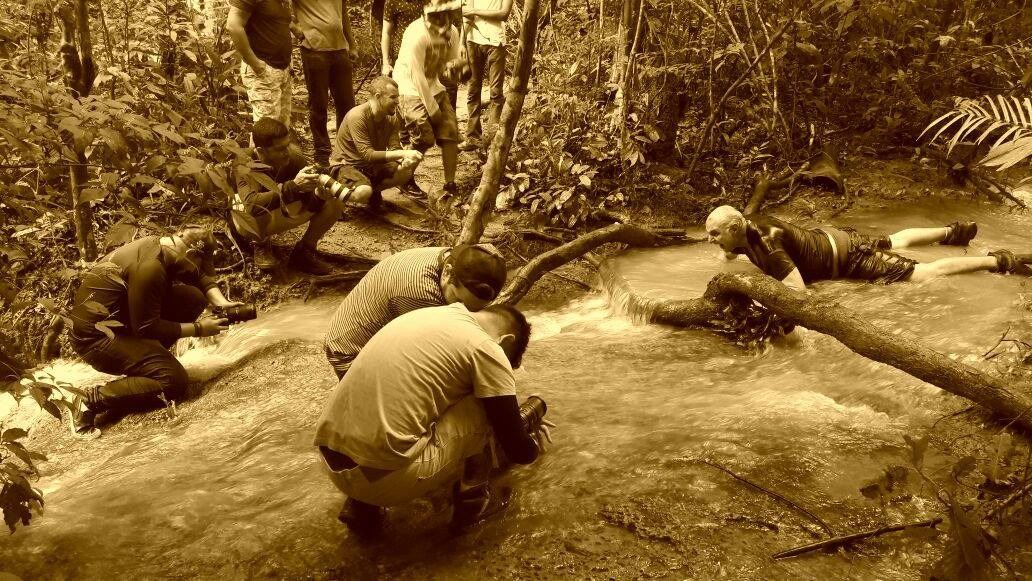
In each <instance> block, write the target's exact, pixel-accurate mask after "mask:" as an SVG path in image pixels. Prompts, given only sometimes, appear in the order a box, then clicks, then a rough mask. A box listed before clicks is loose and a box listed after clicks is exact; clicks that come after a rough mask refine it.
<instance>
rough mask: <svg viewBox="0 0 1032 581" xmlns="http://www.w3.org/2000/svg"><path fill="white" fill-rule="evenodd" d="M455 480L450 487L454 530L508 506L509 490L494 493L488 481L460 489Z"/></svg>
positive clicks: (462, 528)
mask: <svg viewBox="0 0 1032 581" xmlns="http://www.w3.org/2000/svg"><path fill="white" fill-rule="evenodd" d="M461 488H462V486H461V483H459V482H456V483H455V488H453V489H452V505H453V511H452V520H451V528H452V531H454V532H460V531H463V530H465V529H467V528H469V527H471V526H473V525H476V524H478V523H480V522H482V521H484V520H486V519H488V518H491V517H493V516H496V515H498V514H501V513H502V512H504V511H505V509H506V507H508V506H509V500H510V497H511V490H509V489H506V490H504V491H503V492H502V493H495V492H493V491H492V490H491V487H490V486H489V485H488V483H486V482H485V483H483V484H478V485H476V486H474V487H473V488H470V489H469V490H462V489H461Z"/></svg>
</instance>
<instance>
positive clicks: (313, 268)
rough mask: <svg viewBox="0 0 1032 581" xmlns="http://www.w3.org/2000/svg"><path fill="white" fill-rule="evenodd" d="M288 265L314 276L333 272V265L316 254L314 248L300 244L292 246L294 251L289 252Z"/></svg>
mask: <svg viewBox="0 0 1032 581" xmlns="http://www.w3.org/2000/svg"><path fill="white" fill-rule="evenodd" d="M288 265H289V266H290V268H292V269H294V270H297V271H300V272H304V273H306V274H313V275H316V276H324V275H327V274H330V273H331V272H333V267H332V266H330V265H329V263H327V262H326V261H324V260H323V259H321V258H319V257H318V256H316V255H315V251H314V250H310V249H308V248H305V247H303V246H301V245H300V244H298V245H297V246H295V247H294V252H292V253H291V254H290V262H289V263H288Z"/></svg>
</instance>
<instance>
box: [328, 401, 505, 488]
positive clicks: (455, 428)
mask: <svg viewBox="0 0 1032 581" xmlns="http://www.w3.org/2000/svg"><path fill="white" fill-rule="evenodd" d="M430 429H431V432H432V436H431V437H430V441H429V442H428V443H427V445H426V448H424V449H423V452H422V453H421V454H420V455H419V457H418V458H416V459H415V460H414V461H413V462H412V463H411V464H410V465H409V466H408V467H406V468H400V469H398V470H378V469H375V468H365V467H363V466H356V467H354V468H346V469H344V470H340V471H337V472H334V471H333V470H332V469H330V467H329V465H328V464H327V462H326V459H325V457H323V455H322V453H321V452H320V454H319V456H320V459H321V461H322V463H323V466H324V467H325V468H326V471H327V473H328V474H329V476H330V480H332V481H333V483H334V484H335V485H336V486H337V488H338V489H340V491H341V492H343V493H344V494H346V495H348V496H349V497H351V498H354V499H355V500H359V501H361V502H364V503H366V504H372V505H375V506H396V505H399V504H404V503H406V502H409V501H412V500H415V499H417V498H420V497H423V496H426V495H427V494H429V493H431V492H434V491H436V490H441V489H445V488H447V487H450V486H451V485H452V484H454V483H455V482H457V481H458V480H459V479H460V478H461V477H462V471H463V468H464V466H465V460H466V458H469V457H471V456H476V455H477V454H480V453H482V452H483V451H484V448H485V447H486V446H487V445H488V442H489V441H490V438H491V434H492V431H491V426H490V424H488V423H487V416H486V415H485V414H484V406H483V404H481V403H480V402H479V401H478V400H477V398H476V396H473V395H470V396H467V397H466V398H464V399H463V400H461V401H460V402H459V403H457V404H455V405H453V406H452V407H450V408H448V409H447V410H446V411H445V412H444V414H442V415H441V417H440V418H438V420H437V423H436V424H434V425H433V426H431V428H430Z"/></svg>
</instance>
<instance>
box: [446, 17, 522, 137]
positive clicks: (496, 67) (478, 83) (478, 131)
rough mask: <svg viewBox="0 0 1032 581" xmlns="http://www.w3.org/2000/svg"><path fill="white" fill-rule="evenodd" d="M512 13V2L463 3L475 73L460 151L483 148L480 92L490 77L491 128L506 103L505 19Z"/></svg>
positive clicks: (466, 37)
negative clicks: (464, 138)
mask: <svg viewBox="0 0 1032 581" xmlns="http://www.w3.org/2000/svg"><path fill="white" fill-rule="evenodd" d="M511 10H512V0H464V2H463V6H462V17H463V18H464V19H465V26H464V32H465V35H464V36H465V39H466V52H467V55H468V56H467V58H468V59H469V67H470V70H471V71H472V73H473V76H472V78H470V80H469V94H468V95H467V97H466V105H467V109H468V110H469V119H468V120H467V122H466V141H464V142H462V143H461V144H459V149H461V150H463V151H472V150H475V149H478V148H479V147H481V144H480V139H481V137H482V136H483V127H482V124H481V121H480V116H481V114H482V113H483V110H484V107H483V103H482V102H481V96H480V91H481V88H482V87H483V85H484V78H485V77H486V78H487V85H488V87H489V88H490V91H491V106H490V108H489V110H488V114H487V122H488V124H489V126H491V127H496V126H497V125H498V119H499V118H500V117H501V115H502V105H503V104H505V94H504V92H503V90H504V85H505V20H506V19H507V18H509V12H510V11H511Z"/></svg>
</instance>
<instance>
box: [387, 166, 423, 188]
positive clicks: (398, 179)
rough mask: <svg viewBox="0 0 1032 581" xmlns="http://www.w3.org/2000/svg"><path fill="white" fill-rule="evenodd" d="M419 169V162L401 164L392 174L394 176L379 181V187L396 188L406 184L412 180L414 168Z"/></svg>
mask: <svg viewBox="0 0 1032 581" xmlns="http://www.w3.org/2000/svg"><path fill="white" fill-rule="evenodd" d="M417 167H419V162H418V161H416V162H411V163H410V162H407V161H405V162H402V163H401V164H399V165H398V170H397V171H396V172H394V175H393V176H391V177H389V178H387V179H385V180H383V181H381V182H380V185H381V186H382V187H384V188H396V187H398V186H400V185H402V184H406V183H408V181H409V180H410V179H412V174H414V173H416V168H417Z"/></svg>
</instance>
